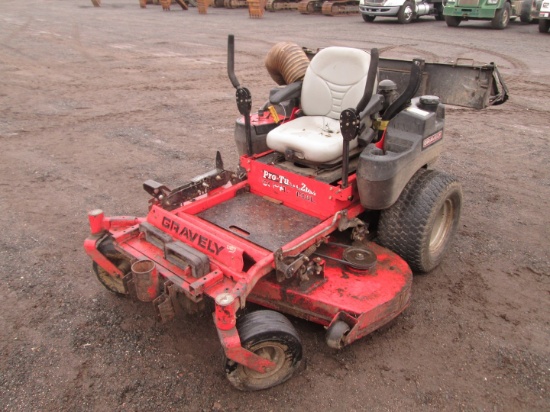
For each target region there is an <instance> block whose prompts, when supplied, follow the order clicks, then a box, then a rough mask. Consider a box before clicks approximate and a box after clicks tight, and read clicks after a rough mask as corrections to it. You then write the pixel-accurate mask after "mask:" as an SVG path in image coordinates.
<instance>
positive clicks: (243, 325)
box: [225, 310, 302, 391]
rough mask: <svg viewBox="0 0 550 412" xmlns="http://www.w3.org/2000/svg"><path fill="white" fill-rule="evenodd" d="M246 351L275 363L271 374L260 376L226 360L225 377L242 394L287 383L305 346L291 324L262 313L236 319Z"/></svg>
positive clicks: (272, 314)
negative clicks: (242, 392) (241, 391)
mask: <svg viewBox="0 0 550 412" xmlns="http://www.w3.org/2000/svg"><path fill="white" fill-rule="evenodd" d="M237 330H238V331H239V337H240V338H241V344H242V346H243V347H244V348H246V349H248V350H250V351H251V352H254V353H256V354H257V355H259V356H262V357H264V358H268V359H270V360H272V361H273V362H275V364H276V366H275V368H274V369H273V370H272V371H268V372H267V373H259V372H256V371H254V370H252V369H249V368H246V367H245V366H243V365H241V364H239V363H236V362H234V361H232V360H230V359H225V375H226V376H227V379H228V380H229V382H231V384H232V385H233V386H235V387H236V388H237V389H240V390H243V391H257V390H261V389H267V388H271V387H273V386H276V385H279V384H280V383H283V382H285V381H286V380H288V379H289V378H290V377H291V376H292V375H293V373H294V371H295V370H296V369H297V368H298V366H299V365H300V361H301V360H302V343H301V342H300V338H299V336H298V333H297V332H296V330H295V329H294V326H292V323H290V321H289V320H288V319H287V318H286V317H285V316H284V315H282V314H280V313H279V312H275V311H272V310H259V311H256V312H252V313H248V314H246V315H244V316H242V317H240V318H239V319H237Z"/></svg>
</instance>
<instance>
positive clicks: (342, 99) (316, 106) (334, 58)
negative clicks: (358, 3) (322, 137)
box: [301, 47, 376, 119]
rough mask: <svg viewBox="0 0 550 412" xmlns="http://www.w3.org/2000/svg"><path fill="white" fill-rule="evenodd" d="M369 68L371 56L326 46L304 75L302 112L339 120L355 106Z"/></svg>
mask: <svg viewBox="0 0 550 412" xmlns="http://www.w3.org/2000/svg"><path fill="white" fill-rule="evenodd" d="M369 65H370V54H369V53H367V52H366V51H364V50H360V49H353V48H349V47H327V48H326V49H322V50H321V51H319V52H318V53H317V54H316V55H315V56H314V57H313V59H312V60H311V63H310V65H309V67H308V68H307V70H306V74H305V76H304V82H303V85H302V95H301V104H302V111H303V113H304V114H305V115H307V116H327V117H331V118H333V119H339V118H340V112H341V111H342V110H344V109H349V108H352V107H353V108H354V107H356V106H357V104H358V103H359V101H360V100H361V98H362V97H363V94H364V92H365V83H366V81H367V74H368V71H369ZM375 89H376V87H375Z"/></svg>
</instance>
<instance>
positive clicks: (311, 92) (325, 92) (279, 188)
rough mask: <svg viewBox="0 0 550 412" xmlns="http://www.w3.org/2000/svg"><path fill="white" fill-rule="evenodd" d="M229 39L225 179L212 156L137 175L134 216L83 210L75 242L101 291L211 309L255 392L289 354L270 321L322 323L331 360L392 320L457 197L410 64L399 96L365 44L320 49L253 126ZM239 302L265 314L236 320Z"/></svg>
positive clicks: (281, 329)
mask: <svg viewBox="0 0 550 412" xmlns="http://www.w3.org/2000/svg"><path fill="white" fill-rule="evenodd" d="M228 43H229V44H228V74H229V78H230V80H231V82H232V84H233V86H234V87H235V88H236V90H237V92H236V99H237V106H238V109H239V112H240V113H241V115H242V117H241V119H239V120H238V121H237V125H236V132H235V138H236V141H237V145H238V146H239V145H240V146H239V148H240V149H242V150H241V151H242V152H243V153H242V155H241V157H240V166H239V168H238V170H237V172H230V171H227V170H225V169H224V167H223V163H222V160H221V156H220V154H219V153H218V155H217V158H216V168H215V169H214V170H212V171H210V172H208V173H205V174H203V175H200V176H197V177H196V178H194V179H193V180H192V181H191V182H189V183H187V184H185V185H183V186H180V187H178V188H175V189H173V190H170V189H169V188H168V187H166V186H164V185H162V184H160V183H157V182H155V181H152V180H148V181H146V182H145V183H144V185H143V186H144V189H145V190H146V191H147V192H148V193H149V194H150V195H151V196H152V199H151V201H150V203H151V205H150V208H149V213H148V214H147V216H146V217H141V218H134V217H126V216H125V217H105V216H104V214H103V212H102V211H101V210H94V211H92V212H90V213H89V222H90V227H91V236H90V237H89V238H88V239H87V240H86V241H85V244H84V247H85V249H86V252H87V253H88V254H89V255H90V257H91V258H92V259H93V261H94V262H93V267H94V271H95V273H96V274H97V277H98V278H99V280H100V282H101V283H102V284H103V285H104V286H105V287H106V288H107V289H109V290H110V291H112V292H114V293H116V294H120V295H130V296H133V297H135V298H137V299H139V300H141V301H152V302H153V304H154V306H155V308H156V311H157V314H158V317H159V319H160V320H162V321H166V320H169V319H171V318H172V317H173V316H174V313H175V306H176V304H178V303H180V304H181V303H182V302H183V303H184V305H182V306H184V307H186V308H188V309H189V310H192V309H193V307H198V306H201V303H204V300H207V299H212V300H213V302H214V307H215V310H214V314H213V317H214V324H215V326H216V328H217V331H218V335H219V338H220V341H221V344H222V346H223V350H224V352H225V357H226V361H225V374H226V376H227V378H228V379H229V381H230V382H231V383H232V384H233V385H234V386H235V387H236V388H238V389H242V390H258V389H265V388H269V387H272V386H274V385H277V384H280V383H282V382H284V381H286V380H287V379H289V378H290V377H291V376H292V374H293V372H294V371H295V370H296V368H298V365H299V364H300V361H301V359H302V345H301V343H300V338H299V336H298V333H297V332H296V330H295V328H294V327H293V325H292V324H291V322H290V321H289V320H288V319H287V318H286V317H285V316H283V315H282V313H287V314H289V315H292V316H296V317H299V318H302V319H306V320H309V321H312V322H316V323H318V324H321V325H323V326H324V327H325V328H326V342H327V344H328V345H329V346H330V347H332V348H337V349H338V348H342V347H343V346H345V345H348V344H350V343H352V342H353V341H355V340H357V339H359V338H361V337H363V336H365V335H367V334H369V333H371V332H372V331H374V330H376V329H377V328H379V327H381V326H382V325H384V324H386V323H388V322H389V321H391V320H392V319H394V318H395V317H396V316H397V315H399V314H400V313H401V312H402V311H403V310H404V309H405V308H406V307H407V305H408V304H409V299H410V296H411V283H412V271H411V269H412V270H414V271H417V272H426V271H430V270H432V269H433V268H435V267H436V266H437V265H438V264H439V263H440V261H441V259H442V257H443V255H444V253H445V251H446V250H447V249H448V248H449V243H450V241H451V238H452V237H453V235H454V233H455V231H456V229H457V225H458V221H459V217H460V209H461V201H462V192H461V187H460V184H459V183H458V182H457V181H456V180H455V179H454V178H453V177H451V176H448V175H446V174H443V173H440V172H437V171H435V170H431V169H430V168H429V166H430V165H431V164H432V163H433V162H434V161H435V160H436V158H437V157H438V155H439V154H440V152H441V148H442V143H443V137H444V133H443V125H444V117H445V116H444V115H445V109H444V106H443V105H442V104H441V103H440V102H439V99H438V98H437V97H435V96H421V97H413V96H414V95H415V93H416V92H417V90H418V87H419V84H420V82H421V70H422V65H423V61H421V60H414V61H413V64H412V65H411V67H412V70H411V73H410V80H409V83H408V86H407V87H406V88H405V90H404V92H403V93H402V94H401V95H398V94H397V92H396V84H395V83H394V82H393V81H391V80H383V81H381V82H380V83H379V84H378V81H377V79H378V61H379V57H378V51H377V50H376V49H373V50H371V51H370V53H368V52H366V51H364V50H359V49H353V48H346V47H328V48H326V49H322V50H321V51H319V52H317V53H316V54H315V55H314V57H313V58H312V59H311V62H309V60H308V61H307V64H306V66H307V69H306V70H305V74H304V75H303V79H302V80H298V81H295V82H294V83H292V84H290V85H288V86H286V87H278V88H276V89H274V90H273V91H272V93H271V94H270V102H268V104H266V106H265V107H264V108H262V109H261V110H260V111H259V112H258V113H257V114H253V115H251V114H250V112H251V106H252V103H251V96H250V92H249V90H248V89H246V88H244V87H242V86H240V84H239V82H238V80H237V78H236V76H235V73H234V69H233V67H234V41H233V36H229V42H228ZM302 53H303V51H302ZM300 58H306V59H308V57H307V56H306V55H305V53H304V55H303V56H301V57H300ZM273 106H277V107H278V108H279V109H278V110H279V111H281V113H278V112H277V111H276V110H274V108H273ZM281 108H283V109H282V110H281ZM247 302H253V303H255V304H259V305H261V306H263V307H266V308H268V309H267V310H257V311H253V312H248V311H247V312H248V313H246V314H243V312H244V311H243V309H244V308H245V306H246V303H247Z"/></svg>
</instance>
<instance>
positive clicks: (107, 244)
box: [93, 238, 130, 296]
mask: <svg viewBox="0 0 550 412" xmlns="http://www.w3.org/2000/svg"><path fill="white" fill-rule="evenodd" d="M97 250H99V252H101V254H102V255H103V256H105V257H106V258H107V259H109V260H110V261H111V263H113V264H114V265H115V266H116V267H117V268H118V269H119V270H120V271H121V272H122V273H124V274H126V273H128V272H130V261H129V260H128V259H126V258H125V256H124V255H123V254H122V253H120V252H119V251H118V250H116V249H115V246H114V245H113V241H112V239H111V238H106V239H105V240H103V241H101V243H100V244H99V245H98V247H97ZM93 269H94V272H95V275H96V276H97V279H98V280H99V282H100V283H101V284H102V285H103V286H105V288H106V289H107V290H108V291H109V292H112V293H114V294H115V295H117V296H128V291H127V290H126V286H125V285H124V281H123V280H122V278H119V277H116V276H111V275H110V274H109V273H108V272H107V271H106V270H105V269H103V268H102V267H101V266H99V265H98V264H97V263H96V262H93Z"/></svg>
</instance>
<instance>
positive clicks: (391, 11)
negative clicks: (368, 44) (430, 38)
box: [359, 0, 444, 24]
mask: <svg viewBox="0 0 550 412" xmlns="http://www.w3.org/2000/svg"><path fill="white" fill-rule="evenodd" d="M359 11H360V12H361V15H362V16H363V20H364V21H365V22H367V23H369V22H372V21H374V19H375V18H376V17H397V21H399V23H401V24H406V23H410V22H411V21H413V20H416V19H418V18H419V17H420V16H427V15H432V16H435V19H436V20H443V19H444V17H443V0H416V1H415V0H360V2H359Z"/></svg>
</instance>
